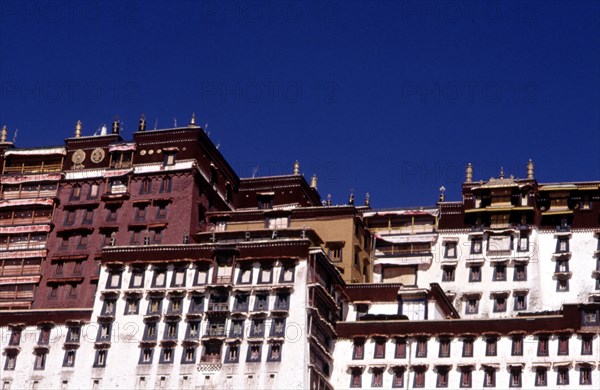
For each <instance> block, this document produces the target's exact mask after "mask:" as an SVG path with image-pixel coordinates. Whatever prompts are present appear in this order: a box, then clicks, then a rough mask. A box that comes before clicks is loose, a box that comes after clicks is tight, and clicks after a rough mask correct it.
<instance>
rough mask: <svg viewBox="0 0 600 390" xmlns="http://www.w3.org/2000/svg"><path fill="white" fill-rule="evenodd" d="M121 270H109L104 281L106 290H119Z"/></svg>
mask: <svg viewBox="0 0 600 390" xmlns="http://www.w3.org/2000/svg"><path fill="white" fill-rule="evenodd" d="M121 276H122V271H121V270H109V271H108V278H107V279H106V288H107V289H110V288H121Z"/></svg>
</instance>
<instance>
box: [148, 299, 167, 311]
mask: <svg viewBox="0 0 600 390" xmlns="http://www.w3.org/2000/svg"><path fill="white" fill-rule="evenodd" d="M162 302H163V299H162V297H161V298H150V300H149V301H148V312H147V314H162Z"/></svg>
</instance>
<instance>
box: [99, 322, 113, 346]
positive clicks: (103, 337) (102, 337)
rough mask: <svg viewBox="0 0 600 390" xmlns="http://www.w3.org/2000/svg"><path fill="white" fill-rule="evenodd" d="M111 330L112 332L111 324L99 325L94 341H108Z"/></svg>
mask: <svg viewBox="0 0 600 390" xmlns="http://www.w3.org/2000/svg"><path fill="white" fill-rule="evenodd" d="M111 330H112V322H111V323H102V324H99V326H98V335H97V336H96V341H110V333H111Z"/></svg>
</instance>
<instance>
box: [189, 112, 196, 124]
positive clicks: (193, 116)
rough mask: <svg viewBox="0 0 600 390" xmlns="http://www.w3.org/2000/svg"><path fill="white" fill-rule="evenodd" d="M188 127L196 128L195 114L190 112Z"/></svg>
mask: <svg viewBox="0 0 600 390" xmlns="http://www.w3.org/2000/svg"><path fill="white" fill-rule="evenodd" d="M188 127H196V114H195V113H193V112H192V118H191V119H190V124H189V125H188Z"/></svg>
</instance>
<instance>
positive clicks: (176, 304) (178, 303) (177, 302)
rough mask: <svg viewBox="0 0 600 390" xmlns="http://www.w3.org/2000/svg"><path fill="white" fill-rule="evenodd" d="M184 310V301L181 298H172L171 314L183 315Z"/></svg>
mask: <svg viewBox="0 0 600 390" xmlns="http://www.w3.org/2000/svg"><path fill="white" fill-rule="evenodd" d="M182 309H183V301H182V299H181V298H171V305H170V306H169V313H173V314H177V313H181V310H182Z"/></svg>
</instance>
